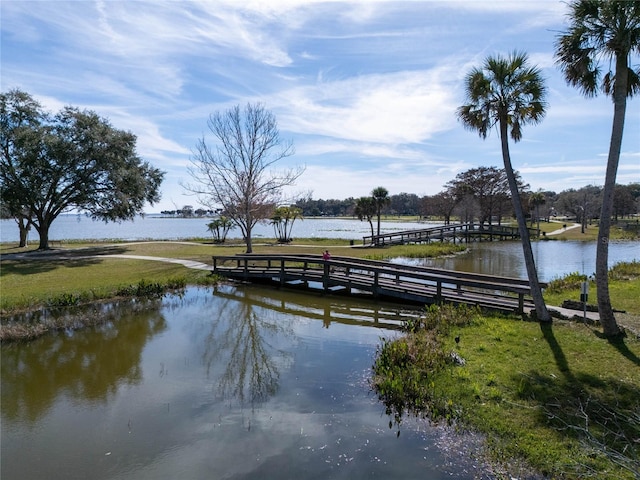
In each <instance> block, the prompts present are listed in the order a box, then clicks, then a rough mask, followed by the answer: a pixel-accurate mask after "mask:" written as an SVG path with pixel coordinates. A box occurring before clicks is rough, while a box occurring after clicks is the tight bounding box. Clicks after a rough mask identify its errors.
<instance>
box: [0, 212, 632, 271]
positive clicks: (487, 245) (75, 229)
mask: <svg viewBox="0 0 640 480" xmlns="http://www.w3.org/2000/svg"><path fill="white" fill-rule="evenodd" d="M210 221H211V219H207V218H171V217H163V216H161V215H147V216H145V217H137V218H136V219H135V221H133V222H122V223H119V224H118V223H104V222H96V221H92V220H91V219H89V218H87V217H85V216H78V215H61V216H60V217H59V218H58V219H57V220H56V221H55V222H54V223H53V225H52V227H51V232H50V233H51V236H50V238H51V240H78V239H87V240H100V239H114V240H116V239H117V240H126V241H136V240H177V239H181V238H194V237H197V238H208V237H210V236H211V235H210V233H209V232H207V229H206V224H207V223H208V222H210ZM436 225H439V224H438V223H425V222H382V224H381V231H382V233H393V232H399V231H403V230H412V229H419V228H428V227H430V226H436ZM292 235H293V237H294V239H295V238H296V237H297V238H336V239H337V238H340V239H350V240H354V243H355V244H356V245H359V244H361V242H362V237H363V236H367V235H371V229H370V227H369V224H368V222H361V221H359V220H356V219H352V220H350V219H337V218H311V219H306V220H302V221H296V222H295V224H294V227H293V232H292ZM30 236H31V241H37V238H38V235H37V232H35V231H32V232H31V233H30ZM17 238H18V229H17V226H16V224H15V222H14V221H13V220H2V221H0V241H2V242H12V241H13V242H15V241H17ZM228 238H241V233H240V231H239V229H237V228H236V229H234V230H232V231H231V232H230V233H229V237H228ZM260 238H268V239H273V238H274V232H273V227H271V226H270V225H258V226H256V228H255V231H254V240H255V241H257V242H259V241H260ZM469 247H470V249H471V250H470V252H469V253H467V254H463V255H456V256H454V257H449V258H444V259H426V260H407V259H398V260H396V261H398V262H406V263H413V264H422V265H427V266H435V267H440V268H446V269H452V270H462V271H470V272H476V273H486V274H489V275H504V276H510V277H518V278H526V277H527V273H526V268H525V265H524V261H523V258H522V247H521V245H520V243H519V242H484V243H471V244H469ZM532 247H533V253H534V257H535V259H536V266H537V268H538V276H539V278H540V280H541V281H544V282H548V281H550V280H553V279H554V278H557V277H560V276H562V275H565V274H568V273H573V272H579V273H583V274H586V275H592V274H593V273H594V272H595V258H596V244H595V242H579V241H557V240H553V241H538V242H533V244H532ZM631 260H640V242H638V241H631V242H612V243H611V244H610V246H609V265H610V266H612V265H614V264H616V263H618V262H621V261H631Z"/></svg>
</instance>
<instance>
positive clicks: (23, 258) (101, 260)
mask: <svg viewBox="0 0 640 480" xmlns="http://www.w3.org/2000/svg"><path fill="white" fill-rule="evenodd" d="M327 248H328V249H330V250H331V253H332V254H333V255H337V256H351V257H359V258H389V257H395V256H416V257H432V256H437V255H444V254H452V253H456V252H460V251H462V250H464V248H465V247H463V246H460V245H440V244H433V245H409V246H396V247H387V248H382V249H369V248H359V247H353V246H351V245H350V244H349V241H348V240H335V239H313V240H300V241H297V242H296V244H295V245H279V244H277V243H260V244H256V245H254V252H255V253H263V254H266V253H287V254H296V253H305V254H308V253H318V254H321V253H322V251H323V250H324V249H327ZM244 251H245V247H244V245H242V244H239V243H235V244H234V243H229V244H224V245H214V244H207V243H202V242H183V243H181V242H137V243H131V244H124V243H123V244H103V243H91V244H86V243H71V244H64V245H63V246H57V248H56V249H55V250H52V251H49V252H46V253H39V252H35V251H27V252H26V253H25V252H24V250H19V249H17V248H16V247H15V245H13V246H12V245H2V247H1V249H0V253H2V255H0V263H1V267H2V268H1V269H0V279H1V286H2V299H1V301H0V312H2V314H3V315H8V314H11V313H12V312H17V311H23V310H29V309H34V308H40V307H42V306H47V305H52V304H56V299H59V298H61V297H65V296H73V297H76V298H81V299H83V300H85V301H92V300H96V299H103V298H108V297H110V296H115V295H116V293H117V292H118V291H119V290H120V289H122V288H123V287H124V286H127V285H135V284H137V283H138V282H140V281H142V280H144V281H150V282H160V283H167V282H171V281H172V280H173V279H176V278H180V279H183V280H184V282H185V283H186V284H203V283H205V284H206V283H210V282H212V281H215V279H212V278H211V276H210V273H209V272H208V271H199V270H190V269H188V268H186V267H183V266H181V265H176V264H171V263H164V262H154V261H148V260H135V259H127V258H112V257H109V255H141V256H152V257H166V258H178V259H183V260H193V261H198V262H202V263H205V264H211V257H212V255H234V254H237V253H243V252H244Z"/></svg>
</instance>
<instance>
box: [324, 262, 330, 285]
mask: <svg viewBox="0 0 640 480" xmlns="http://www.w3.org/2000/svg"><path fill="white" fill-rule="evenodd" d="M329 273H330V272H329V262H327V261H326V260H325V262H324V273H323V274H322V288H324V289H325V290H328V289H329Z"/></svg>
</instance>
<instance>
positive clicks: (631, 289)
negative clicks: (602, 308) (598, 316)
mask: <svg viewBox="0 0 640 480" xmlns="http://www.w3.org/2000/svg"><path fill="white" fill-rule="evenodd" d="M585 280H587V278H586V276H584V275H581V274H580V273H578V272H575V273H571V274H569V275H566V276H564V277H562V278H556V279H553V280H552V281H551V282H549V284H548V287H547V289H546V290H545V292H544V298H545V301H546V302H547V303H548V304H549V305H561V304H562V302H563V301H565V300H574V301H579V300H580V286H581V283H582V282H583V281H585ZM597 292H598V290H597V287H596V284H595V282H594V281H593V279H590V280H589V301H588V303H589V304H594V305H595V304H597V301H596V299H597ZM609 295H610V297H611V304H612V305H613V308H614V309H615V310H618V311H624V312H627V313H630V314H633V315H636V316H640V262H638V261H632V262H621V263H618V264H616V265H614V266H613V267H611V269H610V271H609Z"/></svg>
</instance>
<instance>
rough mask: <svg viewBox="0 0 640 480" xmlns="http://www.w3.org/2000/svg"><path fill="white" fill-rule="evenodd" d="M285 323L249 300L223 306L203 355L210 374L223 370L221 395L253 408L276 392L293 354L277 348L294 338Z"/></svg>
mask: <svg viewBox="0 0 640 480" xmlns="http://www.w3.org/2000/svg"><path fill="white" fill-rule="evenodd" d="M283 322H286V320H285V319H283V318H282V316H281V315H277V314H274V312H269V311H268V310H265V309H262V308H259V307H256V306H255V305H253V304H252V303H251V301H250V300H248V299H241V298H238V297H235V298H234V299H228V300H227V301H225V302H223V303H222V304H221V307H220V310H219V311H218V312H216V315H215V317H214V318H213V319H212V321H211V324H210V328H209V331H208V332H207V334H206V336H205V349H204V352H203V355H202V358H203V362H204V364H205V366H206V368H207V375H211V373H212V371H213V370H214V369H217V367H222V368H221V372H220V374H219V379H218V394H219V395H220V396H222V397H223V398H231V397H233V398H237V399H238V400H239V401H240V403H242V404H244V403H246V402H249V403H250V404H251V406H252V407H253V406H255V404H256V403H261V402H264V401H266V400H267V399H268V398H269V397H271V396H272V395H273V394H275V393H276V391H277V390H278V381H279V378H280V371H279V366H282V363H286V362H287V361H288V360H289V354H287V353H286V352H285V351H284V350H282V349H279V348H277V346H276V345H277V342H278V341H281V340H282V339H283V337H291V336H292V335H293V333H292V330H291V329H290V328H289V327H287V326H286V324H285V323H283ZM278 362H280V364H281V365H279V364H278ZM216 373H217V372H216Z"/></svg>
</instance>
